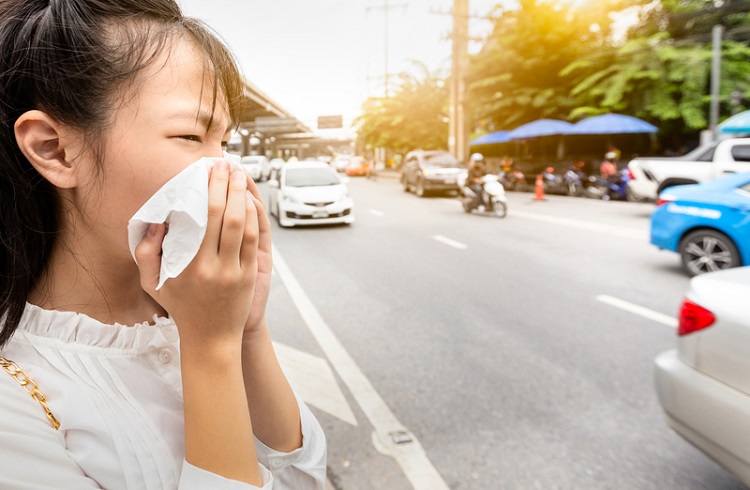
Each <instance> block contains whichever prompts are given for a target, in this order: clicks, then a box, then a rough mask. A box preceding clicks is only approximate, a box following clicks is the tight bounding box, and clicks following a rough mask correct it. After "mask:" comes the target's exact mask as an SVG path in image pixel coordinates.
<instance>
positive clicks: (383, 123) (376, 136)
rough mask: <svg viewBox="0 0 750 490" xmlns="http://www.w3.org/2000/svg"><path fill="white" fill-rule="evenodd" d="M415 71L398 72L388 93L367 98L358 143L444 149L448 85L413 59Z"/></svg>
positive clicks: (375, 145)
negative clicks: (390, 94)
mask: <svg viewBox="0 0 750 490" xmlns="http://www.w3.org/2000/svg"><path fill="white" fill-rule="evenodd" d="M414 65H415V67H416V68H417V71H418V74H417V75H414V74H411V73H401V74H400V75H399V79H398V83H397V88H396V90H395V93H394V94H393V95H392V96H391V97H376V98H370V99H368V100H367V101H366V102H365V104H364V105H363V112H362V115H361V116H360V117H359V118H358V119H357V120H356V121H355V123H357V124H359V129H358V132H357V134H358V136H357V138H358V142H359V144H360V146H361V147H367V146H369V147H372V148H377V147H383V148H390V149H392V150H394V151H399V152H406V151H409V150H412V149H414V148H422V149H425V150H438V149H445V147H446V146H447V142H448V88H447V85H446V82H445V80H444V79H443V78H441V77H440V76H439V75H438V74H437V73H430V71H429V70H428V69H427V67H426V66H425V65H424V64H421V63H417V62H415V63H414Z"/></svg>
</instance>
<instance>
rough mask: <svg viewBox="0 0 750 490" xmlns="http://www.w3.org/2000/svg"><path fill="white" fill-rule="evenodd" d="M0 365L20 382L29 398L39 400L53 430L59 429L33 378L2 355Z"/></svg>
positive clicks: (45, 399)
mask: <svg viewBox="0 0 750 490" xmlns="http://www.w3.org/2000/svg"><path fill="white" fill-rule="evenodd" d="M0 367H2V368H3V369H4V370H5V372H6V373H8V374H10V375H11V377H12V378H13V379H15V380H16V381H18V384H20V385H21V386H22V387H23V389H25V390H26V392H27V393H28V394H29V395H31V398H33V399H34V400H36V401H37V402H39V405H41V406H42V408H43V409H44V413H46V414H47V418H48V419H49V421H50V423H51V424H52V427H54V429H55V430H57V429H59V428H60V422H58V420H57V419H56V418H55V416H54V415H52V410H50V409H49V407H48V406H47V398H45V396H44V395H43V394H42V392H41V391H39V386H37V384H36V383H35V382H34V380H32V379H31V378H29V377H28V376H27V375H26V373H25V372H24V371H23V369H21V368H20V367H18V364H16V363H15V362H13V361H10V360H8V359H6V358H4V357H0Z"/></svg>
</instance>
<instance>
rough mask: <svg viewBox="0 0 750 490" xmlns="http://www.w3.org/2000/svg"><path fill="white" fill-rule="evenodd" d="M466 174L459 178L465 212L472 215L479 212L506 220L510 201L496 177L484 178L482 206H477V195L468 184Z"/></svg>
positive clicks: (459, 188)
mask: <svg viewBox="0 0 750 490" xmlns="http://www.w3.org/2000/svg"><path fill="white" fill-rule="evenodd" d="M466 178H467V175H466V174H462V175H459V177H458V190H459V196H460V198H461V204H462V205H463V207H464V211H466V212H467V213H471V212H472V211H477V212H479V213H480V214H485V215H494V216H497V217H498V218H505V216H507V214H508V200H507V198H506V197H505V188H504V187H503V185H502V184H501V183H500V179H498V177H497V176H496V175H492V174H488V175H485V176H484V177H482V190H483V191H484V192H483V193H482V198H483V199H482V201H483V202H482V204H480V205H479V206H477V194H476V193H475V192H474V191H473V190H472V189H471V187H469V186H468V185H467V184H466Z"/></svg>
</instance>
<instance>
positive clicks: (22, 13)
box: [0, 0, 243, 347]
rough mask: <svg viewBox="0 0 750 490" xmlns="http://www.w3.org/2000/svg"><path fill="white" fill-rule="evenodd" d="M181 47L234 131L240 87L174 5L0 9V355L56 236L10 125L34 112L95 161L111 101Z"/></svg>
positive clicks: (53, 214) (152, 0) (148, 0)
mask: <svg viewBox="0 0 750 490" xmlns="http://www.w3.org/2000/svg"><path fill="white" fill-rule="evenodd" d="M180 37H187V38H188V39H190V40H191V41H192V42H193V44H194V45H195V46H196V47H197V49H199V50H200V51H202V53H203V54H204V73H207V75H208V76H207V79H209V80H210V79H211V78H213V106H212V108H211V111H212V113H213V110H214V109H215V107H216V104H217V100H219V97H225V98H226V100H227V102H228V104H229V110H230V115H231V117H232V120H233V121H234V122H235V123H237V122H238V121H239V116H240V108H241V100H242V89H243V86H242V80H241V77H240V73H239V70H238V68H237V64H236V62H235V61H234V59H233V57H232V55H231V54H230V53H229V51H228V50H227V48H226V47H225V46H224V45H223V44H222V42H221V41H220V40H219V39H218V37H217V36H216V35H215V34H214V33H213V32H212V31H210V30H209V28H207V27H206V26H205V25H204V24H202V23H201V22H199V21H197V20H194V19H190V18H186V17H184V16H183V15H182V12H181V11H180V7H179V6H178V5H177V3H176V2H175V1H173V0H2V1H1V2H0V325H1V328H0V347H2V346H3V345H4V344H5V343H7V342H8V340H9V339H10V338H11V337H12V335H13V333H14V332H15V330H16V329H17V328H18V325H19V323H20V320H21V316H22V314H23V311H24V308H25V307H26V301H27V298H28V296H29V294H30V293H31V292H32V291H33V289H34V288H35V287H36V286H37V282H38V281H39V279H40V277H41V276H42V275H43V273H44V270H45V267H46V265H47V262H48V260H49V257H50V254H51V252H52V248H53V246H54V245H55V241H56V237H57V235H58V233H59V231H60V211H59V206H58V194H57V191H56V189H55V188H54V186H52V185H51V184H50V183H49V182H48V181H47V180H45V179H44V178H43V177H42V176H41V175H40V174H39V173H38V172H37V171H36V170H35V169H34V167H32V166H31V164H30V163H29V162H28V160H27V159H26V158H25V157H24V155H23V154H22V153H21V151H20V149H19V148H18V145H17V143H16V138H15V131H14V124H15V122H16V120H17V119H18V118H19V117H20V116H21V115H22V114H23V113H24V112H26V111H29V110H33V109H38V110H41V111H43V112H45V113H47V114H48V115H49V116H50V117H52V118H53V119H55V120H56V121H58V122H60V123H62V124H66V125H69V126H71V127H73V128H76V129H77V130H80V131H81V132H82V134H84V135H85V136H86V137H87V139H88V140H89V141H90V142H92V143H93V144H92V145H91V148H92V149H93V150H94V151H97V150H96V148H97V139H98V137H99V136H101V135H102V133H103V131H104V130H105V129H106V128H107V126H108V124H109V123H110V122H111V119H112V115H113V113H114V110H115V109H114V108H115V106H116V104H117V103H118V101H117V94H118V92H119V91H120V90H121V89H123V88H127V87H128V86H129V85H130V86H133V84H134V82H135V80H136V75H138V74H139V73H140V71H141V70H143V69H144V68H147V67H148V66H149V65H150V64H151V63H153V62H154V60H155V59H157V57H158V56H159V55H160V54H161V53H162V52H164V50H165V49H169V43H170V42H171V41H174V40H176V39H179V38H180ZM136 88H137V86H136Z"/></svg>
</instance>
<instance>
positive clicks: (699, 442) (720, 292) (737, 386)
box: [656, 267, 750, 485]
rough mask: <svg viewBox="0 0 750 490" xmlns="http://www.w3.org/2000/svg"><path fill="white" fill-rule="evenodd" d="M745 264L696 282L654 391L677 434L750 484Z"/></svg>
mask: <svg viewBox="0 0 750 490" xmlns="http://www.w3.org/2000/svg"><path fill="white" fill-rule="evenodd" d="M748 297H750V267H741V268H736V269H727V270H723V271H719V272H711V273H708V274H703V275H700V276H697V277H694V278H693V279H692V280H691V281H690V290H689V292H688V294H687V297H686V299H685V301H684V302H683V305H682V308H681V310H680V314H679V327H678V340H677V349H674V350H670V351H667V352H664V353H662V354H660V355H659V356H658V357H657V358H656V391H657V394H658V396H659V401H660V403H661V406H662V408H663V409H664V412H665V414H666V417H667V422H668V423H669V425H670V427H671V428H672V429H674V430H675V431H676V432H677V433H678V434H679V435H681V436H682V437H683V438H685V439H686V440H687V441H688V442H690V443H691V444H693V445H694V446H695V447H697V448H698V449H700V450H701V451H703V452H704V453H705V454H706V455H708V456H709V457H711V458H712V459H713V460H714V461H716V462H717V463H719V464H720V465H722V466H723V467H724V468H726V469H727V470H729V471H730V472H731V473H733V474H734V475H735V476H737V478H739V479H740V480H741V481H742V482H743V483H745V484H746V485H750V309H748V308H747V303H746V301H747V298H748Z"/></svg>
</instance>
